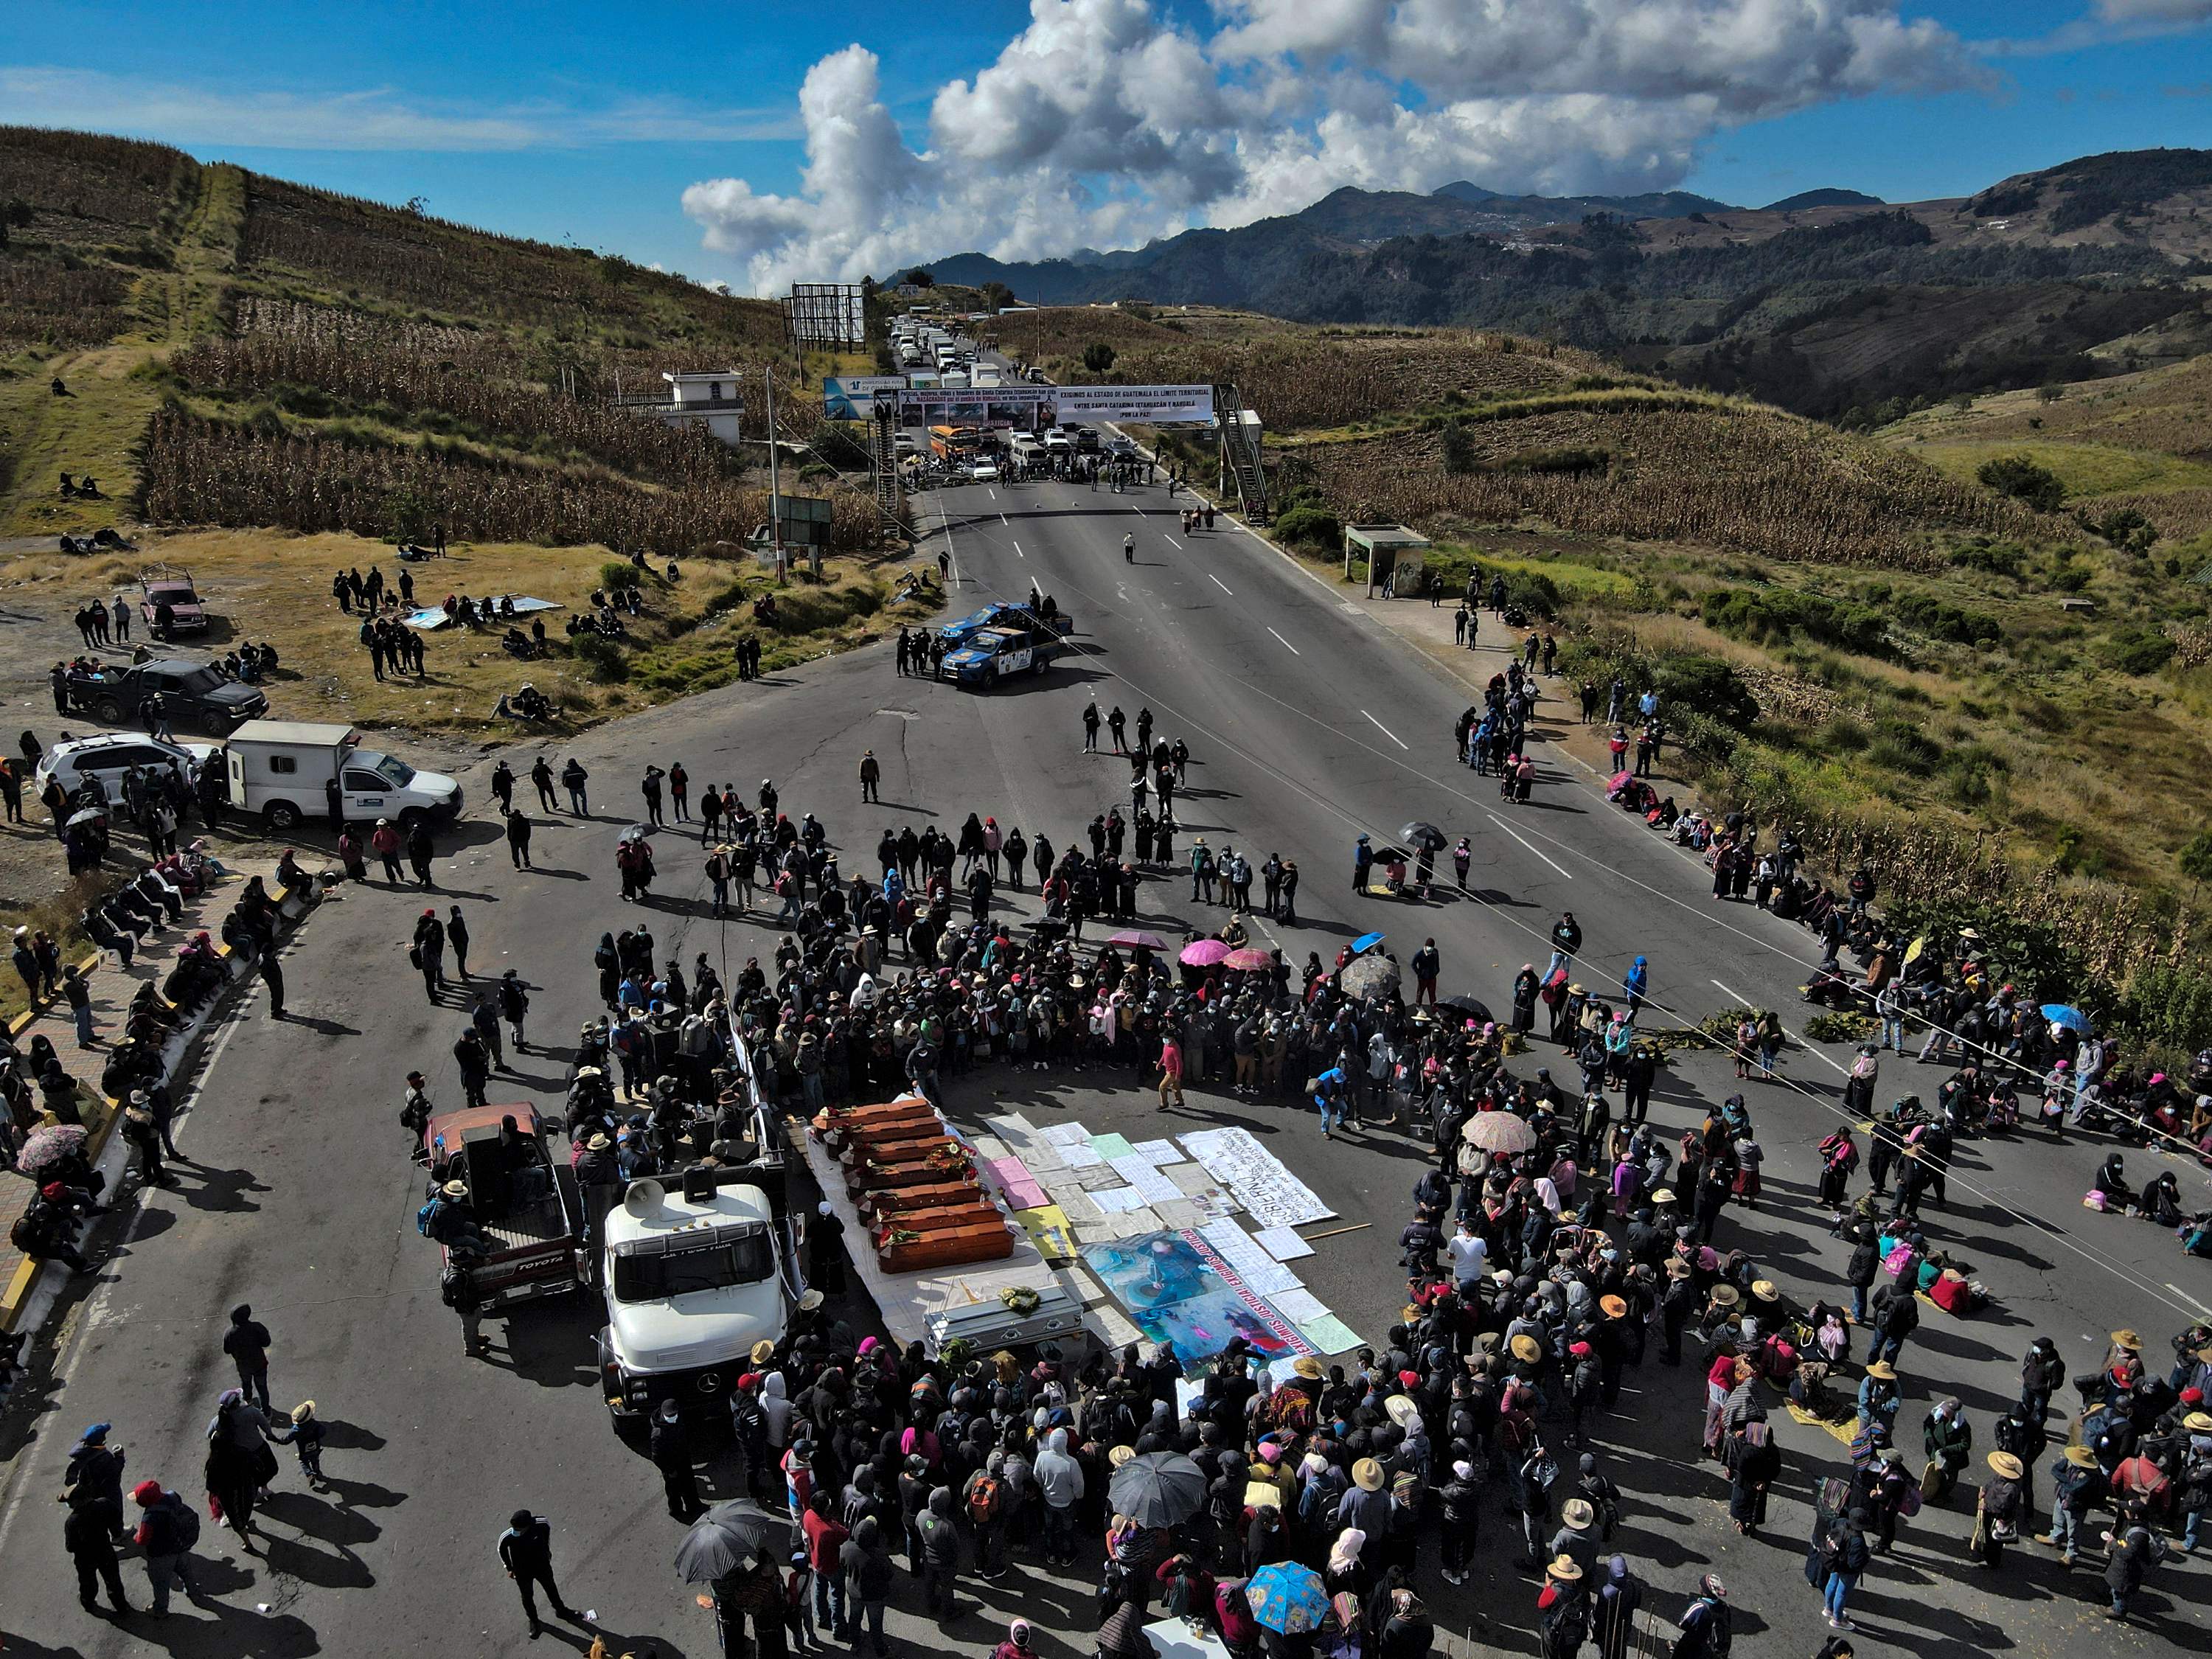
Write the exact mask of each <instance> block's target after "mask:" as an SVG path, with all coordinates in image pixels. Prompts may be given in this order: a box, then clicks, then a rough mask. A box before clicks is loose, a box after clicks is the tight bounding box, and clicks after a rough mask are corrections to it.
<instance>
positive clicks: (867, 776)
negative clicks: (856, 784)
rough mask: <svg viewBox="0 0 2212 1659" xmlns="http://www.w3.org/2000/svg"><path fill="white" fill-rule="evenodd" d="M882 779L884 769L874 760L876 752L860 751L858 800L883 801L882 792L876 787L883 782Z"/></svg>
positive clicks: (869, 750) (870, 750)
mask: <svg viewBox="0 0 2212 1659" xmlns="http://www.w3.org/2000/svg"><path fill="white" fill-rule="evenodd" d="M883 777H884V769H883V766H882V764H881V763H879V762H878V760H877V759H876V751H875V750H872V749H864V750H861V751H860V799H861V800H862V801H863V802H866V801H872V800H881V799H883V793H882V792H881V791H880V790H879V789H878V787H877V785H878V784H879V783H881V782H882V781H883Z"/></svg>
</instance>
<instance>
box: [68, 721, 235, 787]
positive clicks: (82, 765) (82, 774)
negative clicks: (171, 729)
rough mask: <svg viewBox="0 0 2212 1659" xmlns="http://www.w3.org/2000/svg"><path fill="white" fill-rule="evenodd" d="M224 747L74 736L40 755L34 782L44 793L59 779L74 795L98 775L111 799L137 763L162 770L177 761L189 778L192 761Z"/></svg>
mask: <svg viewBox="0 0 2212 1659" xmlns="http://www.w3.org/2000/svg"><path fill="white" fill-rule="evenodd" d="M221 749H222V744H216V743H165V742H163V741H162V740H161V738H149V737H143V736H140V735H138V734H137V733H135V732H103V733H101V734H100V736H98V737H93V738H70V740H69V741H68V742H66V743H58V744H55V745H54V746H53V747H52V749H49V750H46V753H45V754H44V755H43V756H41V757H40V759H39V769H38V771H37V773H36V774H35V775H34V777H33V782H34V783H35V784H36V785H37V793H40V794H44V793H46V782H47V780H49V779H58V780H59V781H60V782H61V786H62V788H63V790H64V793H68V794H71V795H74V794H76V792H77V790H78V788H79V787H81V786H82V784H83V782H84V781H85V779H86V778H87V777H88V776H97V777H98V778H99V779H100V782H101V783H102V784H104V785H106V788H107V795H108V799H110V800H112V799H115V794H116V785H117V784H118V782H119V781H121V779H122V776H123V775H124V774H125V772H127V771H129V770H130V769H131V768H132V767H134V766H138V767H143V768H145V769H148V770H149V771H155V772H159V771H163V770H166V769H167V767H168V764H169V763H170V762H171V761H174V762H175V763H177V769H178V770H179V771H180V772H182V773H183V774H184V775H185V780H186V781H191V775H192V765H193V763H196V762H200V761H204V760H206V759H207V758H208V757H209V756H210V755H213V754H216V753H217V752H219V751H220V750H221Z"/></svg>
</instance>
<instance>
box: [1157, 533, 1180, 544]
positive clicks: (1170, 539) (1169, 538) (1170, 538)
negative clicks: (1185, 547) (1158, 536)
mask: <svg viewBox="0 0 2212 1659" xmlns="http://www.w3.org/2000/svg"><path fill="white" fill-rule="evenodd" d="M1161 533H1162V534H1163V535H1165V534H1166V532H1161ZM1167 539H1168V540H1169V541H1170V542H1175V544H1176V546H1177V547H1181V546H1182V543H1181V542H1177V541H1176V538H1174V537H1172V536H1168V537H1167Z"/></svg>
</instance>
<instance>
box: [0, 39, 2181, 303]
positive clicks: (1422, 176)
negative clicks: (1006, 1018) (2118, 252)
mask: <svg viewBox="0 0 2212 1659" xmlns="http://www.w3.org/2000/svg"><path fill="white" fill-rule="evenodd" d="M1804 3H1805V6H1806V9H1807V12H1808V21H1807V23H1806V25H1805V27H1803V28H1802V30H1792V31H1788V32H1785V33H1784V34H1782V35H1781V36H1780V37H1779V38H1776V39H1771V40H1755V39H1754V40H1747V38H1746V35H1747V32H1748V31H1749V24H1748V23H1747V20H1752V21H1756V20H1758V19H1759V18H1762V17H1771V15H1772V14H1773V13H1774V12H1775V11H1776V10H1777V8H1775V7H1773V6H1771V5H1759V4H1755V3H1753V0H1545V3H1544V4H1543V5H1541V6H1532V5H1529V4H1528V3H1527V0H1521V3H1519V4H1518V5H1513V6H1509V5H1507V4H1506V0H1396V5H1395V13H1394V10H1393V0H1364V3H1363V0H1340V3H1335V4H1332V5H1330V6H1328V7H1321V6H1318V5H1316V4H1314V3H1312V0H1211V3H1200V0H1170V3H1166V4H1157V3H1155V4H1152V5H1149V6H1148V5H1147V4H1146V0H1038V4H1037V6H1036V10H1035V13H1034V15H1033V13H1032V8H1031V6H1030V4H1028V3H1012V0H969V3H966V4H963V5H960V6H957V7H938V8H929V7H917V6H915V5H913V4H911V3H906V4H901V5H897V6H891V5H887V4H880V3H876V0H849V3H847V4H845V5H842V6H838V7H829V6H821V5H814V4H810V5H806V6H797V5H790V4H783V3H774V0H771V3H766V4H761V5H757V6H755V7H752V8H744V9H741V8H735V7H731V6H728V5H726V4H720V5H712V6H709V5H703V4H693V3H674V4H667V3H664V4H654V5H647V6H635V5H633V6H622V7H616V6H611V5H593V4H581V3H547V0H541V3H527V0H525V3H514V4H509V5H504V6H501V7H497V8H493V7H489V6H483V5H474V6H454V5H451V4H447V5H431V4H424V3H416V0H404V3H386V4H380V5H377V6H374V7H369V6H353V5H335V4H320V3H295V4H288V5H283V6H276V5H268V4H262V5H242V4H223V3H208V0H142V3H137V4H133V5H118V4H96V3H84V4H64V3H47V0H14V3H11V4H9V5H8V6H6V7H4V8H0V120H30V121H34V122H37V123H39V124H41V125H81V126H87V127H92V128H96V129H101V130H106V131H125V132H131V133H135V134H138V135H142V136H145V137H154V138H160V139H164V140H167V141H168V142H172V143H178V144H179V145H181V146H182V147H183V148H185V149H189V150H191V152H192V153H193V154H195V155H199V156H202V157H204V158H221V159H226V160H230V161H238V162H240V163H242V164H244V165H246V166H247V167H254V168H257V169H258V170H261V171H264V172H268V173H276V174H279V175H281V176H284V177H288V178H293V179H301V180H302V181H304V182H307V183H310V184H315V185H325V186H328V187H331V188H333V189H337V190H341V191H350V192H355V193H358V194H362V195H366V196H371V197H379V198H382V199H386V200H394V201H398V200H404V199H405V198H407V197H411V196H416V195H420V196H422V197H426V198H427V199H428V205H429V208H430V210H431V211H433V212H435V213H437V214H439V215H440V216H445V217H449V218H453V219H459V220H463V221H466V222H473V223H477V224H482V225H484V226H487V227H489V228H495V229H499V230H503V231H508V232H513V233H516V234H526V235H532V236H539V237H544V238H546V239H549V240H570V239H573V240H578V241H581V242H584V243H587V244H589V245H592V246H597V247H600V248H603V249H605V250H608V251H611V252H623V253H625V254H628V255H629V256H630V257H632V258H638V259H641V260H645V261H649V262H653V263H657V264H661V265H664V266H665V267H667V268H670V269H675V270H685V271H687V272H689V273H690V274H691V275H693V276H702V277H705V276H714V277H721V278H725V279H728V280H731V281H732V282H733V283H735V284H736V285H737V286H738V287H739V288H740V289H747V288H757V287H765V286H768V285H769V283H772V282H775V281H780V280H782V279H783V278H784V277H786V276H789V275H795V274H798V273H799V272H800V271H802V270H803V271H805V272H806V273H808V274H813V275H832V274H839V271H838V270H832V269H830V267H837V268H839V269H840V270H857V269H869V270H881V269H888V268H889V266H890V264H892V263H893V262H895V261H896V260H900V259H904V258H923V257H928V256H930V255H932V254H941V253H948V252H957V251H961V250H962V249H964V248H966V247H969V246H987V247H989V248H990V249H991V251H993V252H1001V253H1005V254H1008V255H1011V256H1033V255H1036V254H1041V253H1049V252H1060V251H1066V249H1069V248H1073V247H1074V246H1082V245H1085V244H1091V245H1097V246H1121V245H1127V244H1128V243H1131V242H1135V241H1140V240H1143V239H1144V238H1145V237H1146V236H1148V235H1151V234H1165V233H1168V232H1171V231H1172V230H1174V229H1176V228H1180V227H1181V226H1182V225H1184V224H1188V223H1194V222H1217V223H1235V222H1243V221H1245V220H1249V218H1251V217H1255V216H1260V215H1261V214H1262V213H1266V212H1273V211H1282V210H1291V209H1295V208H1296V207H1297V206H1298V205H1301V204H1303V203H1304V202H1305V201H1307V200H1310V199H1312V198H1313V197H1317V196H1318V195H1320V194H1322V193H1324V192H1325V191H1326V190H1327V189H1328V188H1331V187H1334V185H1336V184H1340V183H1346V182H1351V183H1363V184H1370V185H1385V186H1393V187H1408V188H1432V187H1433V186H1434V185H1437V184H1440V183H1443V182H1444V181H1445V180H1446V179H1448V178H1451V177H1456V176H1470V177H1474V178H1475V179H1478V181H1479V182H1482V183H1485V184H1488V185H1492V186H1494V187H1498V188H1506V189H1522V188H1531V187H1533V188H1540V189H1546V190H1563V189H1587V188H1632V187H1649V186H1652V185H1680V186H1681V187H1683V188H1687V189H1691V190H1696V191H1703V192H1705V193H1706V194H1710V195H1714V196H1718V197H1723V198H1724V199H1728V200H1731V201H1736V202H1743V203H1753V204H1755V203H1759V202H1763V201H1765V200H1768V199H1771V198H1773V197H1778V196H1782V195H1785V194H1788V193H1790V192H1792V191H1798V190H1802V189H1806V188H1808V187H1811V186H1814V185H1831V184H1833V185H1848V186H1850V187H1853V188H1857V189H1862V190H1866V191H1872V192H1874V193H1875V194H1877V195H1880V196H1883V197H1888V198H1890V199H1892V200H1905V199H1913V198H1917V197H1929V196H1941V195H1955V194H1963V193H1966V192H1969V191H1973V190H1976V189H1978V188H1980V187H1981V186H1982V185H1986V184H1988V183H1990V182H1991V181H1992V180H1994V179H1997V178H1999V177H2002V175H2004V174H2006V173H2015V172H2020V171H2024V170H2027V169H2029V168H2033V167H2042V166H2047V165H2049V164H2051V163H2052V162H2055V161H2062V160H2064V159H2066V158H2068V157H2069V156H2073V155H2081V154H2083V153H2087V152H2092V151H2096V150H2103V149H2128V148H2136V147H2142V146H2148V145H2153V144H2167V145H2201V144H2212V51H2208V47H2209V46H2212V28H2208V27H2207V25H2208V24H2212V0H2021V3H2013V4H2009V5H2006V6H2003V7H1996V6H1989V5H1981V6H1966V5H1949V4H1928V5H1905V6H1903V7H1901V8H1900V7H1899V6H1897V5H1895V4H1894V3H1891V0H1804ZM1431 6H1436V7H1443V8H1444V10H1445V13H1446V15H1449V17H1450V18H1451V19H1452V21H1451V23H1450V24H1449V27H1447V28H1445V29H1443V31H1441V32H1440V31H1439V30H1438V29H1437V27H1436V26H1435V24H1434V21H1433V18H1432V17H1431V18H1430V19H1426V20H1425V19H1424V18H1423V17H1422V16H1421V15H1419V14H1420V13H1421V12H1423V11H1424V10H1425V9H1427V8H1429V7H1431ZM1492 7H1496V8H1498V13H1492V12H1491V8H1492ZM1323 12H1326V13H1328V15H1330V17H1332V18H1334V17H1336V16H1338V15H1340V14H1346V15H1349V14H1357V13H1364V14H1365V15H1364V24H1365V25H1366V27H1364V29H1360V30H1355V29H1354V28H1353V27H1352V26H1350V25H1347V26H1346V27H1345V28H1344V29H1342V30H1340V31H1339V32H1337V33H1329V32H1328V28H1326V27H1323V26H1322V25H1321V24H1318V23H1316V21H1314V20H1315V18H1316V16H1317V15H1318V14H1321V13H1323ZM1501 14H1502V15H1501ZM1544 14H1549V15H1548V16H1547V17H1545V18H1544V23H1545V27H1547V28H1553V29H1556V28H1558V27H1565V28H1566V29H1567V30H1568V35H1567V36H1566V37H1565V38H1564V39H1562V38H1559V37H1557V36H1552V35H1547V36H1539V35H1536V34H1534V33H1532V31H1533V29H1534V24H1533V23H1531V21H1530V19H1531V17H1532V15H1544ZM1561 18H1567V19H1569V20H1570V21H1567V22H1566V23H1565V24H1564V25H1562V24H1560V22H1559V19H1561ZM1869 19H1872V20H1873V21H1874V22H1875V24H1876V25H1878V26H1879V27H1878V34H1879V38H1880V43H1879V44H1878V45H1877V46H1875V47H1873V48H1867V47H1866V46H1864V45H1863V42H1864V40H1866V38H1867V36H1866V34H1865V32H1864V31H1863V29H1857V30H1854V29H1850V28H1847V27H1845V24H1846V22H1847V21H1850V20H1856V21H1857V23H1862V24H1863V23H1864V22H1866V21H1867V20H1869ZM1705 24H1711V25H1712V26H1713V27H1714V28H1715V31H1716V32H1715V33H1714V34H1713V35H1712V36H1711V39H1712V40H1717V41H1723V42H1725V45H1724V46H1720V47H1714V46H1710V45H1701V46H1699V47H1698V48H1697V49H1696V50H1695V51H1694V52H1693V51H1691V50H1690V49H1688V48H1685V49H1684V51H1683V52H1681V54H1680V57H1681V58H1682V59H1683V60H1684V61H1680V62H1671V61H1661V60H1663V59H1666V58H1668V52H1666V51H1665V50H1664V49H1663V48H1662V47H1660V46H1655V44H1654V42H1655V40H1666V39H1667V38H1668V37H1669V36H1672V35H1678V34H1686V33H1689V32H1690V31H1691V28H1692V26H1703V25H1705ZM1398 25H1402V26H1403V32H1404V37H1405V38H1404V39H1403V40H1400V41H1398V42H1397V43H1396V44H1395V45H1394V44H1393V43H1392V42H1391V40H1389V32H1390V30H1391V28H1392V27H1395V26H1398ZM1454 29H1456V30H1458V31H1460V33H1461V34H1462V36H1463V39H1462V40H1458V41H1457V42H1456V43H1455V41H1454V40H1453V39H1451V38H1450V37H1451V32H1452V30H1454ZM2000 33H2001V34H2002V37H2003V38H2002V39H2001V40H1999V39H1993V38H1992V37H1994V36H1997V35H1999V34H2000ZM1409 42H1410V43H1411V46H1409V45H1408V43H1409ZM1455 44H1456V45H1458V46H1463V47H1464V48H1465V54H1464V56H1463V57H1462V58H1454V55H1453V48H1454V46H1455ZM854 46H857V47H860V48H862V49H864V50H862V51H860V52H852V51H849V50H848V48H852V47H854ZM1737 52H1740V53H1741V61H1740V62H1732V61H1729V59H1730V56H1731V54H1733V53H1737ZM1516 54H1517V55H1518V56H1517V61H1520V62H1522V64H1524V65H1525V69H1524V70H1518V71H1516V70H1513V69H1512V68H1511V65H1512V64H1514V63H1515V62H1516ZM1846 57H1848V58H1849V59H1850V61H1844V59H1845V58H1846ZM1500 64H1504V65H1505V66H1506V67H1505V68H1504V69H1503V70H1501V69H1499V67H1498V66H1499V65H1500ZM1808 64H1811V65H1814V66H1815V67H1813V68H1811V69H1808V67H1807V66H1808ZM810 72H812V74H813V76H814V79H813V80H812V81H811V82H809V76H810ZM1516 76H1523V77H1524V78H1516ZM803 84H807V85H811V86H812V87H813V88H814V92H813V94H811V100H810V105H809V107H808V108H807V109H806V110H805V112H802V107H801V88H802V85H803ZM947 88H951V90H950V91H949V92H948V90H947ZM1332 116H1333V118H1332ZM810 157H811V158H812V160H813V161H814V162H815V167H814V169H813V172H812V174H811V176H810V174H809V172H808V165H809V161H810ZM687 192H689V194H687ZM702 243H703V244H704V245H703V246H702Z"/></svg>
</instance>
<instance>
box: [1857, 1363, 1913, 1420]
mask: <svg viewBox="0 0 2212 1659" xmlns="http://www.w3.org/2000/svg"><path fill="white" fill-rule="evenodd" d="M1903 1403H1904V1396H1903V1395H1900V1394H1899V1392H1898V1389H1897V1367H1896V1366H1894V1365H1893V1364H1890V1363H1889V1361H1887V1359H1877V1360H1875V1361H1874V1362H1873V1363H1871V1364H1869V1365H1868V1366H1867V1368H1866V1376H1864V1377H1863V1378H1862V1379H1861V1380H1860V1383H1859V1398H1858V1419H1859V1422H1860V1424H1861V1425H1866V1424H1868V1423H1880V1424H1881V1425H1882V1426H1883V1427H1884V1428H1888V1427H1889V1426H1891V1425H1893V1424H1894V1423H1895V1422H1896V1421H1897V1408H1898V1407H1899V1406H1900V1405H1902V1404H1903Z"/></svg>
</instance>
